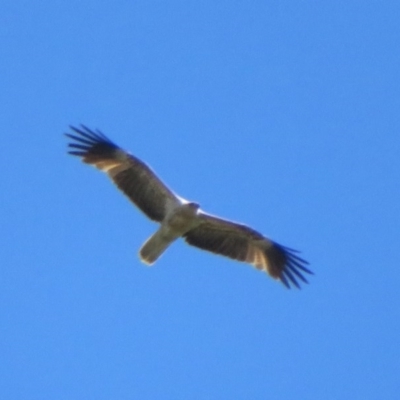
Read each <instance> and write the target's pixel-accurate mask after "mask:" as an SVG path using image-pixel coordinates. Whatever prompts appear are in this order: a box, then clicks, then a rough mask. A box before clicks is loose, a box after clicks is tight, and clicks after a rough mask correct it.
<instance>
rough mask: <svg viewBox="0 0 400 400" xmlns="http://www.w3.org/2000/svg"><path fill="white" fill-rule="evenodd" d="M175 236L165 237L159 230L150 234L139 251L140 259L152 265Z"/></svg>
mask: <svg viewBox="0 0 400 400" xmlns="http://www.w3.org/2000/svg"><path fill="white" fill-rule="evenodd" d="M175 239H176V238H169V237H166V236H165V235H164V234H163V232H161V230H158V231H157V232H156V233H155V234H154V235H152V236H150V237H149V238H148V239H147V240H146V242H145V243H144V245H143V246H142V247H141V249H140V251H139V255H140V259H141V260H142V261H143V262H144V263H145V264H147V265H152V264H153V263H154V262H155V261H156V260H157V259H158V258H159V257H160V256H161V254H162V253H163V252H164V251H165V249H166V248H167V247H168V246H169V245H170V244H171V243H172V242H173V241H174V240H175Z"/></svg>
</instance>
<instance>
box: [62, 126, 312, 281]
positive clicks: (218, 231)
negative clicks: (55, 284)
mask: <svg viewBox="0 0 400 400" xmlns="http://www.w3.org/2000/svg"><path fill="white" fill-rule="evenodd" d="M71 129H72V130H73V131H74V133H75V134H66V135H67V136H68V137H69V138H71V139H73V140H74V142H72V143H70V144H69V146H70V147H71V148H72V149H74V150H71V151H70V152H69V153H70V154H72V155H76V156H79V157H82V160H83V161H84V162H85V163H87V164H91V165H93V166H95V167H97V168H98V169H100V170H102V171H103V172H105V173H107V174H108V176H109V177H110V178H111V179H112V180H113V182H114V183H115V184H116V185H117V186H118V187H119V189H121V190H122V192H123V193H125V194H126V195H127V196H128V197H129V199H130V200H131V201H132V202H133V203H134V204H135V205H136V206H137V207H138V208H139V209H141V210H142V211H143V212H144V213H145V214H146V215H147V216H148V217H149V218H150V219H152V220H153V221H155V222H158V223H160V228H159V229H158V230H157V231H156V232H155V233H154V234H153V235H152V236H151V237H150V238H149V239H148V240H147V241H146V242H145V243H144V245H143V246H142V248H141V249H140V251H139V254H140V258H141V259H142V261H143V262H145V263H146V264H149V265H151V264H153V263H154V262H155V261H156V260H157V259H158V258H159V257H160V255H161V254H162V253H163V252H164V251H165V250H166V249H167V247H168V246H169V245H170V244H171V243H173V242H174V241H175V240H177V239H178V238H180V237H182V238H183V239H184V240H185V241H186V242H187V243H188V244H190V245H193V246H196V247H198V248H201V249H203V250H208V251H211V252H213V253H216V254H220V255H224V256H227V257H230V258H232V259H235V260H238V261H244V262H247V263H250V264H252V265H254V266H255V267H256V268H258V269H260V270H263V271H266V272H268V273H269V274H270V275H271V276H272V277H273V278H275V279H278V280H280V281H281V282H282V283H283V284H284V285H285V286H287V287H290V284H293V285H295V286H296V287H299V283H298V280H301V281H303V282H305V283H307V280H306V278H305V277H304V276H303V273H309V274H311V273H312V272H311V271H310V270H309V269H308V268H306V267H305V265H307V262H306V261H304V260H303V259H302V258H300V257H299V256H298V255H296V254H295V253H296V251H295V250H292V249H289V248H287V247H284V246H282V245H279V244H278V243H276V242H274V241H272V240H270V239H268V238H267V237H265V236H263V235H262V234H260V233H259V232H257V231H255V230H254V229H252V228H249V227H248V226H246V225H242V224H239V223H236V222H232V221H228V220H225V219H221V218H219V217H216V216H213V215H210V214H207V213H205V212H203V211H202V210H201V209H200V206H199V204H197V203H194V202H189V201H187V200H185V199H183V198H181V197H180V196H178V195H176V194H175V193H174V192H173V191H172V190H171V189H169V188H168V187H167V186H166V185H165V184H164V183H163V182H162V181H161V180H160V179H159V178H158V177H157V175H156V174H155V173H154V172H153V171H152V170H151V168H150V167H149V166H148V165H146V164H145V163H144V162H143V161H141V160H139V159H138V158H136V157H135V156H133V155H131V154H129V153H127V152H126V151H124V150H123V149H121V148H120V147H118V146H117V145H116V144H114V143H113V142H112V141H111V140H110V139H108V138H107V137H106V136H105V135H103V134H102V133H101V132H99V131H96V132H93V131H91V130H90V129H88V128H86V127H84V126H82V127H81V128H79V129H78V128H74V127H71Z"/></svg>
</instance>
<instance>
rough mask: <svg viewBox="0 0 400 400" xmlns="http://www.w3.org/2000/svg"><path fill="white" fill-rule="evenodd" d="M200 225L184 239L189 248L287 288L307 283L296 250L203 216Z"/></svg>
mask: <svg viewBox="0 0 400 400" xmlns="http://www.w3.org/2000/svg"><path fill="white" fill-rule="evenodd" d="M198 217H199V219H200V224H199V225H198V226H197V227H196V228H194V229H192V230H190V231H189V232H187V233H186V234H185V235H184V238H185V240H186V242H187V243H189V244H190V245H193V246H196V247H199V248H201V249H203V250H208V251H211V252H213V253H216V254H221V255H223V256H226V257H230V258H233V259H235V260H238V261H243V262H247V263H249V264H252V265H254V266H255V267H256V268H257V269H260V270H263V271H265V272H267V273H269V275H271V276H272V277H273V278H275V279H278V280H280V281H281V282H282V283H283V284H284V285H285V286H286V287H287V288H290V286H291V285H294V286H296V287H297V288H300V285H299V282H298V281H299V280H300V281H302V282H304V283H308V282H307V279H306V278H305V277H304V273H306V274H312V272H311V271H310V270H309V269H308V268H306V267H305V265H307V264H308V262H307V261H305V260H303V259H302V258H300V257H299V256H297V255H296V250H292V249H289V248H287V247H284V246H281V245H280V244H278V243H275V242H273V241H272V240H270V239H268V238H266V237H265V236H263V235H261V234H260V233H259V232H257V231H255V230H254V229H251V228H249V227H248V226H245V225H241V224H238V223H235V222H231V221H227V220H224V219H221V218H218V217H215V216H212V215H210V214H206V213H204V212H200V213H199V215H198Z"/></svg>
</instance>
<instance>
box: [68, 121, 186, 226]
mask: <svg viewBox="0 0 400 400" xmlns="http://www.w3.org/2000/svg"><path fill="white" fill-rule="evenodd" d="M71 129H72V130H73V131H74V133H75V134H69V133H66V136H68V137H69V138H70V139H72V140H74V142H71V143H69V145H68V146H69V147H70V148H72V149H73V150H70V151H69V154H72V155H75V156H79V157H81V158H82V161H83V162H85V163H87V164H91V165H93V166H95V167H97V168H98V169H100V170H101V171H103V172H105V173H107V174H108V176H109V177H110V178H111V179H112V180H113V182H114V183H115V184H116V185H117V186H118V188H119V189H121V190H122V192H124V193H125V194H126V195H127V196H128V197H129V199H130V200H131V201H132V202H133V203H134V204H136V206H137V207H139V208H140V209H141V210H142V211H143V212H144V213H145V214H146V215H147V216H148V217H149V218H151V219H152V220H154V221H158V222H161V221H162V220H163V219H164V217H165V215H166V214H167V212H168V211H169V210H171V209H173V208H174V207H176V206H177V205H180V204H181V199H180V198H179V197H178V196H177V195H175V194H174V193H173V192H172V191H171V190H170V189H169V188H168V187H167V186H166V185H165V184H164V183H163V182H162V181H161V180H160V179H159V178H158V177H157V175H156V174H155V173H154V172H153V171H152V170H151V168H150V167H149V166H148V165H146V164H145V163H144V162H143V161H141V160H139V159H138V158H136V157H134V156H133V155H131V154H129V153H127V152H126V151H124V150H123V149H121V148H120V147H118V146H117V145H116V144H115V143H113V142H112V141H111V140H110V139H108V138H107V137H106V136H105V135H104V134H102V133H101V132H100V131H96V132H93V131H91V130H90V129H88V128H86V127H85V126H83V125H82V126H81V127H80V128H74V127H72V126H71Z"/></svg>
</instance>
